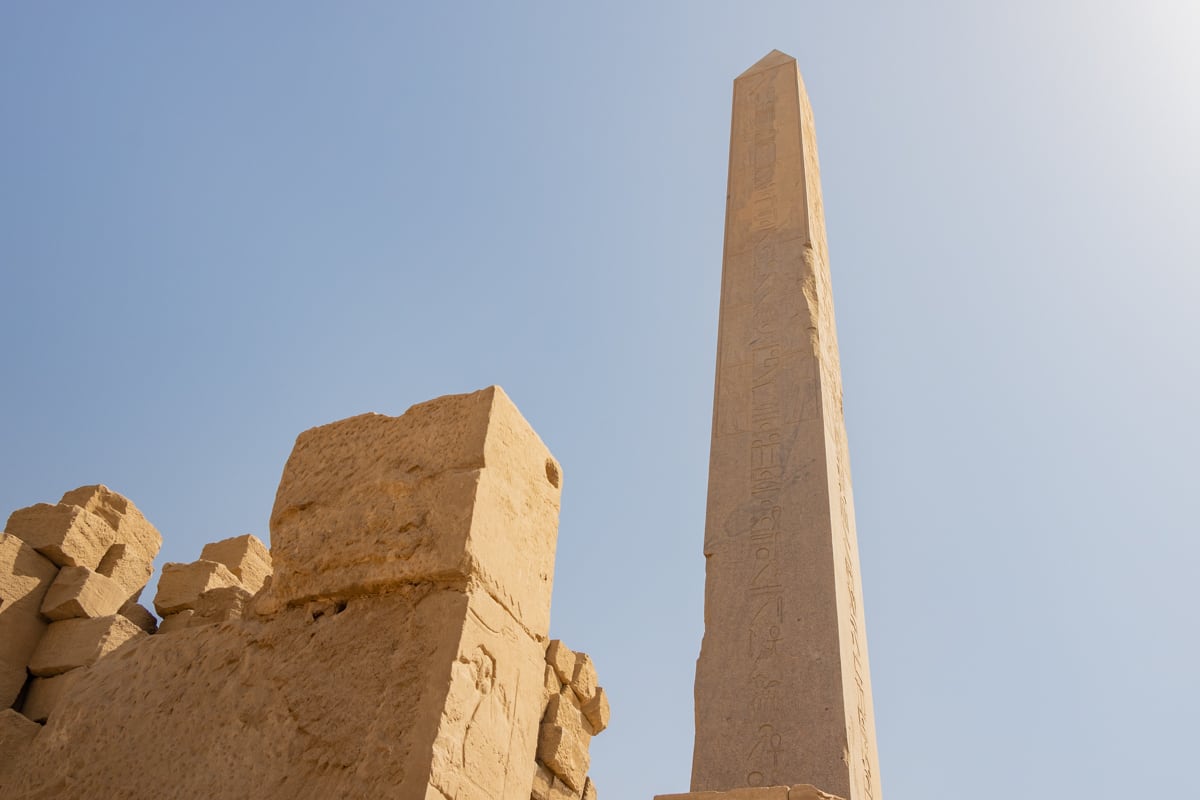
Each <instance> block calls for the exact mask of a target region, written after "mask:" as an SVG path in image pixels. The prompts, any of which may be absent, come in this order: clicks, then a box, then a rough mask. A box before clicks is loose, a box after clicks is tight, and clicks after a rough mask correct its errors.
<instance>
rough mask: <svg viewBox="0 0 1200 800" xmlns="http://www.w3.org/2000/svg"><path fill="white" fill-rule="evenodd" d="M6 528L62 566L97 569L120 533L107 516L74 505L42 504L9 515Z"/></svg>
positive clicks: (20, 509)
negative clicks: (110, 523) (109, 522)
mask: <svg viewBox="0 0 1200 800" xmlns="http://www.w3.org/2000/svg"><path fill="white" fill-rule="evenodd" d="M4 529H5V530H6V531H7V532H8V533H11V534H13V535H15V536H18V537H20V538H21V540H23V541H24V542H25V543H26V544H28V545H29V546H30V547H32V548H33V549H34V550H37V551H38V552H39V553H41V554H42V555H44V556H45V557H46V558H48V559H50V560H51V561H53V562H54V563H55V564H57V565H59V566H60V567H88V568H89V569H95V568H96V567H97V566H99V564H100V560H101V559H102V558H104V554H105V553H106V552H107V551H108V548H109V546H110V545H112V544H113V542H114V541H116V536H117V532H116V531H115V530H114V529H113V527H112V526H111V525H109V524H108V522H107V521H106V520H105V519H104V518H103V517H99V516H97V515H95V514H93V513H92V512H90V511H88V510H86V509H83V508H80V507H79V506H72V505H63V504H59V505H50V504H48V503H38V504H37V505H33V506H29V507H28V508H19V509H17V510H16V511H14V512H13V513H12V514H11V515H9V518H8V523H7V524H6V525H5V526H4Z"/></svg>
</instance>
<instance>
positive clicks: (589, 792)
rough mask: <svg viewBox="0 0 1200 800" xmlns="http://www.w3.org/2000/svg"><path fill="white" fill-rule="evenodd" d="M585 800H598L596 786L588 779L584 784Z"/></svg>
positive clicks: (583, 796)
mask: <svg viewBox="0 0 1200 800" xmlns="http://www.w3.org/2000/svg"><path fill="white" fill-rule="evenodd" d="M582 799H583V800H596V784H594V783H592V779H591V778H588V779H587V780H586V781H584V784H583V795H582Z"/></svg>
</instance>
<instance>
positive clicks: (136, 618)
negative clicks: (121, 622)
mask: <svg viewBox="0 0 1200 800" xmlns="http://www.w3.org/2000/svg"><path fill="white" fill-rule="evenodd" d="M117 613H118V614H120V615H121V616H122V617H124V618H125V619H127V620H129V621H130V622H132V623H133V624H134V625H137V626H138V627H139V628H141V629H142V630H144V631H145V632H146V633H154V632H155V631H157V630H158V620H157V619H156V618H155V617H154V615H153V614H151V613H150V609H148V608H146V607H145V606H143V605H141V604H139V603H135V602H133V601H132V600H126V601H125V604H124V605H123V606H121V610H120V611H118V612H117Z"/></svg>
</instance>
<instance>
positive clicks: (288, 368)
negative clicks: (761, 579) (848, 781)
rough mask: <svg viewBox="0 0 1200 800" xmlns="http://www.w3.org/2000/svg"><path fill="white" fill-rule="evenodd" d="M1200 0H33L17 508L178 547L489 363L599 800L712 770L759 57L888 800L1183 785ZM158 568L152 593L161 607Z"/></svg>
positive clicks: (1188, 707) (190, 546)
mask: <svg viewBox="0 0 1200 800" xmlns="http://www.w3.org/2000/svg"><path fill="white" fill-rule="evenodd" d="M1198 41H1200V5H1198V4H1197V3H1196V2H1194V0H1181V1H1180V2H1169V0H1142V2H1117V1H1115V0H1109V1H1106V0H1090V1H1087V2H1085V1H1084V0H1076V1H1074V2H1071V1H1068V0H1039V1H1038V2H1033V1H1032V0H1013V2H1007V3H982V2H952V1H951V0H945V1H944V2H933V1H932V0H912V2H906V3H883V2H878V3H849V2H841V3H816V2H798V1H796V0H792V2H774V3H771V2H737V3H712V2H697V1H696V0H692V1H690V2H653V3H647V2H639V3H630V2H607V3H591V4H582V3H580V4H566V3H561V4H560V3H517V2H511V3H493V2H487V3H484V2H480V3H422V4H416V3H342V4H331V3H319V4H318V3H298V2H288V3H267V2H260V3H252V4H246V3H206V4H202V5H201V4H182V3H175V4H158V3H122V2H109V3H103V4H100V3H95V4H65V3H58V4H50V3H28V4H21V3H17V2H8V3H4V4H3V5H0V299H2V301H3V303H2V308H0V337H2V341H3V348H2V349H0V376H2V377H0V381H2V383H0V454H2V455H3V458H2V459H0V461H2V464H0V513H2V514H7V513H8V512H9V511H11V510H12V509H14V508H18V507H21V506H25V505H29V504H31V503H34V502H39V501H54V500H56V499H57V498H58V497H59V495H60V494H61V493H62V492H63V491H64V490H66V489H70V488H73V487H75V486H78V485H80V484H84V483H94V482H104V483H106V484H108V485H110V486H111V487H113V488H114V489H116V490H118V491H120V492H122V493H124V494H126V495H128V496H129V497H131V498H132V499H133V500H134V502H136V503H137V504H138V505H139V506H140V507H141V508H142V510H143V511H144V512H145V513H146V515H147V516H148V517H149V518H150V520H151V521H153V522H154V523H155V524H156V525H157V526H158V527H159V528H160V530H162V532H163V534H164V536H165V539H166V543H165V545H164V548H163V552H162V554H161V556H160V562H163V561H191V560H193V559H195V558H197V557H198V556H199V552H200V548H201V546H202V544H204V543H205V542H208V541H212V540H215V539H219V538H223V537H226V536H233V535H236V534H240V533H245V532H252V533H255V534H258V535H259V536H260V537H262V538H264V539H265V538H267V535H268V531H267V518H268V514H269V511H270V508H271V504H272V501H273V498H274V492H275V487H276V484H277V482H278V479H279V475H280V472H281V470H282V467H283V463H284V460H285V459H286V457H287V455H288V452H289V451H290V449H291V445H292V442H293V440H294V438H295V436H296V435H297V434H298V433H299V432H300V431H302V430H304V429H305V428H308V427H311V426H313V425H318V424H322V423H325V422H330V421H333V420H335V419H340V418H343V417H346V416H350V415H352V414H357V413H360V412H364V411H378V412H382V413H389V414H399V413H401V412H403V411H404V410H405V409H406V408H407V407H408V406H410V405H412V404H413V403H417V402H420V401H423V400H426V399H429V398H431V397H435V396H438V395H442V394H448V393H454V392H463V391H470V390H474V389H477V388H480V387H483V386H486V385H488V384H492V383H499V384H501V385H502V386H503V387H504V388H505V389H506V391H507V392H508V393H509V394H510V396H511V397H512V398H513V399H514V401H515V402H516V403H517V405H518V406H519V407H520V408H521V410H522V412H523V413H524V414H525V416H526V417H527V418H528V419H529V420H530V422H531V423H532V424H533V426H534V427H535V428H536V429H537V430H538V432H539V433H540V434H541V436H542V438H543V439H544V440H545V441H546V443H547V444H548V445H549V446H550V448H551V449H552V451H553V452H554V453H555V455H556V456H557V457H558V458H559V460H560V461H561V462H562V465H563V468H564V495H563V502H564V506H563V512H562V518H561V529H560V537H559V550H558V554H559V555H558V568H557V576H556V584H555V596H554V619H553V631H552V632H553V634H554V635H555V636H558V637H561V638H563V639H565V640H566V641H567V643H568V644H570V645H571V646H573V647H576V648H578V649H582V650H586V651H588V652H589V653H591V654H592V656H593V657H594V659H595V661H596V664H597V665H598V668H599V671H600V678H601V683H602V684H603V685H605V686H606V687H607V689H608V691H609V692H610V694H611V697H612V705H613V722H612V726H611V727H610V729H609V730H608V731H607V732H605V733H604V734H603V735H602V736H600V737H599V738H598V739H596V740H595V742H594V743H593V748H592V754H593V767H592V774H593V776H594V778H595V780H596V782H597V784H598V786H599V791H600V795H601V797H604V798H608V799H609V800H613V799H614V798H620V799H622V800H624V799H626V798H628V800H637V799H638V798H640V799H641V800H649V799H650V798H651V796H652V795H653V794H655V793H657V792H668V791H685V790H686V789H687V788H688V780H689V770H690V760H691V746H692V717H691V714H692V701H691V692H692V678H693V666H694V659H695V657H696V655H697V652H698V650H699V645H700V636H701V629H702V618H701V614H702V608H701V597H702V589H703V580H704V574H703V572H704V563H703V557H702V555H701V542H702V537H703V528H704V507H705V488H706V487H705V481H706V471H707V454H708V437H709V425H710V414H711V404H712V380H713V365H714V358H715V346H716V324H717V304H718V295H719V277H720V269H721V238H722V218H723V213H724V195H725V178H726V166H727V165H726V159H727V153H728V134H729V118H728V117H729V108H730V96H731V86H732V80H733V78H734V76H736V75H737V74H738V73H740V72H741V71H742V70H744V69H745V68H746V67H747V66H749V65H750V64H752V63H754V62H755V61H757V60H758V59H759V58H760V57H761V56H763V55H764V54H765V53H767V52H768V51H770V50H771V49H772V48H778V49H780V50H783V51H785V52H787V53H790V54H792V55H794V56H796V57H797V59H798V60H799V63H800V67H801V70H802V72H803V74H804V77H805V81H806V83H807V86H808V91H809V94H810V97H811V99H812V103H813V106H814V109H815V113H816V121H817V130H818V136H819V141H820V155H821V164H822V174H823V180H824V194H825V204H826V213H827V220H828V229H829V242H830V254H831V263H832V270H833V281H834V293H835V298H836V301H837V317H838V326H839V336H840V343H841V350H842V363H843V370H844V381H845V399H846V414H847V427H848V430H849V436H850V446H851V452H852V459H853V475H854V485H855V498H856V500H857V517H858V525H859V528H858V533H859V541H860V547H861V552H862V562H863V574H864V583H865V590H864V594H865V602H866V612H867V622H868V626H867V628H868V637H869V641H870V653H871V673H872V677H873V681H874V689H875V699H876V716H877V721H878V739H879V751H880V769H881V777H882V785H883V790H884V794H885V796H886V797H887V798H888V800H963V798H970V800H1002V799H1003V800H1009V798H1011V797H1013V796H1014V792H1016V793H1018V794H1022V795H1024V794H1029V795H1030V796H1038V797H1061V798H1085V797H1086V798H1089V800H1117V799H1118V798H1121V799H1122V800H1123V799H1124V798H1127V797H1133V796H1146V797H1181V796H1183V795H1185V794H1187V792H1188V791H1190V790H1187V789H1186V788H1184V787H1187V786H1192V785H1193V784H1194V774H1193V773H1194V764H1195V761H1196V745H1197V738H1196V733H1195V727H1194V720H1195V719H1197V718H1198V717H1200V686H1198V682H1197V680H1196V675H1197V663H1198V661H1200V644H1198V642H1197V627H1198V626H1197V621H1196V617H1197V610H1198V607H1200V603H1198V600H1200V590H1198V588H1197V585H1198V584H1200V544H1198V542H1197V539H1198V537H1197V533H1198V530H1197V529H1198V527H1200V526H1198V522H1197V520H1200V491H1198V490H1197V488H1196V475H1197V468H1196V453H1197V452H1198V451H1200V421H1198V417H1200V415H1198V413H1197V408H1198V403H1197V391H1198V389H1200V366H1198V359H1197V355H1196V349H1197V344H1198V343H1200V314H1198V313H1197V301H1198V299H1200V274H1198V272H1200V270H1198V267H1200V244H1198V242H1197V231H1198V224H1197V219H1198V218H1200V148H1197V146H1196V143H1197V142H1200V99H1198V98H1200V89H1198V87H1200V47H1198V46H1197V44H1196V43H1197V42H1198ZM147 594H148V595H151V594H152V593H151V592H148V593H147Z"/></svg>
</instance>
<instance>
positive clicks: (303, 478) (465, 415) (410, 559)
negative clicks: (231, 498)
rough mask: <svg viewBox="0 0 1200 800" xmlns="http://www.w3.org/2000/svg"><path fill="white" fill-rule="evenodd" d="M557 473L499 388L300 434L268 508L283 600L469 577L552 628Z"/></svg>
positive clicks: (539, 626)
mask: <svg viewBox="0 0 1200 800" xmlns="http://www.w3.org/2000/svg"><path fill="white" fill-rule="evenodd" d="M559 476H560V470H559V468H558V465H557V463H556V462H555V461H554V459H553V457H552V456H551V455H550V453H549V451H548V450H547V449H546V447H545V445H543V444H542V442H541V440H540V439H538V437H537V434H536V433H534V432H533V430H532V429H531V428H530V427H529V425H528V423H526V422H525V420H524V419H523V418H522V417H521V415H520V413H519V412H518V411H517V410H516V407H515V406H513V404H512V402H511V401H510V400H509V399H508V397H507V396H506V395H505V394H504V392H503V391H502V390H501V389H500V388H499V387H495V386H493V387H490V388H488V389H484V390H481V391H478V392H475V393H473V394H468V395H455V396H451V397H444V398H440V399H438V400H434V401H431V402H428V403H423V404H421V405H417V406H414V407H413V408H411V409H409V410H408V412H407V413H406V414H404V416H402V417H385V416H380V415H377V414H364V415H361V416H357V417H352V418H350V419H347V420H343V421H341V422H337V423H333V424H332V425H326V426H323V427H321V428H314V429H313V430H310V431H306V432H304V433H302V434H301V435H300V437H299V438H298V439H297V440H296V446H295V449H294V450H293V451H292V454H291V457H290V458H289V459H288V462H287V465H286V467H285V468H284V474H283V478H282V480H281V481H280V485H279V491H278V494H277V495H276V498H275V507H274V510H273V512H272V514H271V554H272V559H273V562H274V568H275V572H274V575H273V583H272V587H271V592H272V593H273V594H274V595H276V597H277V598H278V599H279V601H280V602H284V603H293V604H294V603H299V602H306V601H308V600H311V599H318V598H332V597H352V596H354V595H356V594H362V593H366V592H372V591H379V590H382V589H386V588H388V587H389V586H394V585H398V584H402V583H405V582H409V581H450V582H455V581H457V582H461V581H463V580H464V579H465V578H466V577H467V576H468V575H472V576H475V577H476V578H477V579H478V580H479V581H480V582H481V583H482V584H483V585H484V586H485V587H486V588H487V590H488V591H489V592H491V593H492V594H493V596H495V597H496V599H497V600H499V601H500V602H501V603H502V604H503V605H504V606H505V607H506V608H507V609H509V611H510V612H512V613H513V615H514V616H515V617H516V618H517V619H519V620H520V621H521V623H522V624H523V625H524V626H525V627H526V628H527V629H528V630H530V631H542V632H543V633H542V634H540V635H543V636H544V635H545V634H544V631H546V630H547V629H548V628H549V618H550V592H549V590H548V587H549V586H550V585H551V582H552V578H553V568H554V541H555V536H556V525H557V518H558V504H559V495H560V488H559V484H560V483H561V480H560V477H559Z"/></svg>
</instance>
